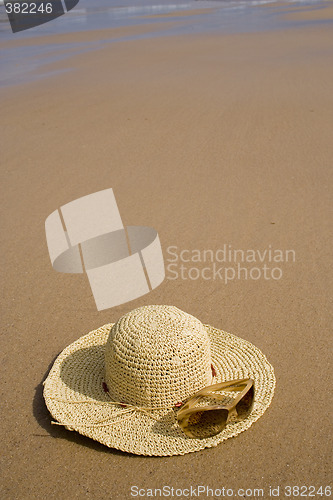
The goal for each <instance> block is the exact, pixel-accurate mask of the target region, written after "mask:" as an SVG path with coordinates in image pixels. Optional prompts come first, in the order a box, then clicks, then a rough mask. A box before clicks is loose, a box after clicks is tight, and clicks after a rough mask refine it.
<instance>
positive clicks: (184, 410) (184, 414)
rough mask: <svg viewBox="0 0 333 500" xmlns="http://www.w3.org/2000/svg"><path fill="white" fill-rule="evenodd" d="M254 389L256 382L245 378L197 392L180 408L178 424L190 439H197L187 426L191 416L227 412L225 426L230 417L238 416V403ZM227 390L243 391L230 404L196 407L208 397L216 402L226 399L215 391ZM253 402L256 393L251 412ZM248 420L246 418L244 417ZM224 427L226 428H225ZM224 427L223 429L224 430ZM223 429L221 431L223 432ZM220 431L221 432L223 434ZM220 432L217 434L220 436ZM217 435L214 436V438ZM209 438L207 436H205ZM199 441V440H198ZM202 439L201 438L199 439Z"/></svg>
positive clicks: (178, 410)
mask: <svg viewBox="0 0 333 500" xmlns="http://www.w3.org/2000/svg"><path fill="white" fill-rule="evenodd" d="M252 387H253V391H254V380H253V379H251V378H244V379H238V380H230V381H228V382H221V383H220V384H214V385H210V386H208V387H204V388H203V389H201V390H200V391H198V392H196V393H195V394H194V395H193V396H190V397H189V398H187V399H186V400H185V401H184V403H183V404H182V406H180V407H179V408H178V409H177V408H176V410H177V415H176V416H177V422H178V425H179V427H180V428H181V429H182V431H183V432H185V434H186V435H187V436H189V437H192V438H195V436H194V435H193V434H192V433H191V430H190V428H189V427H188V426H187V424H188V420H189V418H190V416H191V415H193V414H195V413H197V412H204V411H211V410H222V409H223V410H227V411H228V416H227V419H226V421H225V426H226V425H227V423H228V420H229V419H230V416H231V415H232V414H236V415H237V416H238V414H237V410H236V406H237V405H238V403H239V402H240V401H241V400H242V399H243V397H244V396H245V395H246V394H247V393H248V391H249V390H250V389H251V388H252ZM223 389H224V390H226V391H230V392H235V391H241V392H240V394H238V396H237V397H236V398H235V399H234V400H233V401H232V402H230V403H228V404H224V405H210V406H204V407H203V406H199V407H195V408H194V406H195V405H196V403H197V402H198V401H199V400H200V399H201V398H203V397H206V396H211V397H213V398H214V399H215V400H223V399H225V396H223V395H222V394H216V392H215V391H221V390H223ZM253 401H254V392H253V399H252V403H251V406H250V412H251V410H252V406H253ZM244 418H246V417H244ZM225 426H224V427H225ZM224 427H223V428H224ZM222 430H223V429H221V431H222ZM221 431H219V432H221ZM219 432H217V433H215V434H219ZM215 434H212V436H214V435H215ZM205 437H207V436H205ZM197 439H198V438H197ZM199 439H200V438H199Z"/></svg>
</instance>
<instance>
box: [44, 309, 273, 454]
mask: <svg viewBox="0 0 333 500" xmlns="http://www.w3.org/2000/svg"><path fill="white" fill-rule="evenodd" d="M212 367H213V369H212ZM212 374H214V378H213V376H212ZM239 378H252V379H254V383H255V401H254V406H253V410H252V412H251V414H250V416H249V417H248V418H247V419H245V420H243V421H242V422H233V423H230V424H228V425H227V426H226V427H225V429H224V430H223V431H222V432H220V433H219V434H217V435H216V436H213V437H209V438H205V439H193V438H189V437H188V436H187V435H186V434H184V433H183V431H182V430H181V429H180V428H179V426H178V424H177V420H176V418H175V412H174V410H173V407H174V405H175V404H176V403H177V402H180V401H183V400H184V399H186V398H187V397H188V396H190V395H192V394H194V393H195V392H196V391H198V390H200V389H201V388H203V387H205V386H208V385H211V384H212V383H218V382H223V381H226V380H233V379H239ZM274 387H275V376H274V371H273V367H272V366H271V365H270V363H269V362H268V361H267V359H266V357H265V356H264V354H263V353H262V352H261V351H260V350H259V349H258V348H257V347H255V346H254V345H252V344H250V343H249V342H247V341H246V340H242V339H240V338H239V337H236V336H234V335H231V334H230V333H226V332H224V331H222V330H218V329H216V328H213V327H211V326H209V325H203V324H202V323H201V322H200V321H199V320H198V319H196V318H194V317H193V316H191V315H190V314H187V313H185V312H183V311H181V310H179V309H178V308H177V307H173V306H164V305H152V306H144V307H140V308H138V309H135V310H133V311H131V312H129V313H128V314H125V315H124V316H123V317H122V318H120V319H119V321H118V322H117V323H115V324H114V325H113V324H107V325H104V326H102V327H100V328H98V329H97V330H94V331H92V332H90V333H88V334H87V335H84V336H83V337H81V338H79V339H78V340H77V341H76V342H74V343H73V344H71V345H69V346H68V347H67V348H66V349H65V350H64V351H63V352H62V353H61V354H60V355H59V356H58V358H57V359H56V361H55V363H54V365H53V367H52V369H51V371H50V373H49V375H48V377H47V379H46V380H45V382H44V398H45V401H46V405H47V407H48V409H49V411H50V413H51V414H52V416H53V417H54V418H55V420H56V422H53V423H55V424H58V425H63V426H65V427H66V428H67V429H69V430H75V431H77V432H79V433H80V434H83V435H85V436H88V437H90V438H92V439H94V440H96V441H99V442H100V443H103V444H105V445H106V446H108V447H110V448H117V449H119V450H122V451H126V452H130V453H135V454H138V455H156V456H170V455H183V454H185V453H190V452H194V451H198V450H202V449H203V448H210V447H212V446H216V445H218V444H219V443H221V442H222V441H224V440H225V439H228V438H230V437H232V436H237V435H238V434H239V433H241V432H243V431H245V430H246V429H248V428H249V427H250V426H251V425H252V424H253V422H255V421H256V420H258V418H259V417H260V416H261V415H262V414H263V413H264V412H265V410H266V409H267V408H268V406H269V405H270V403H271V400H272V397H273V393H274Z"/></svg>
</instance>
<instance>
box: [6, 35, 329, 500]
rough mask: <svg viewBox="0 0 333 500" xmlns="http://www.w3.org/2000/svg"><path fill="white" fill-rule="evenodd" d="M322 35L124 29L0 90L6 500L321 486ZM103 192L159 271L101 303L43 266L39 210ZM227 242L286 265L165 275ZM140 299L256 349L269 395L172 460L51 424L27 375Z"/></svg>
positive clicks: (324, 269) (73, 279)
mask: <svg viewBox="0 0 333 500" xmlns="http://www.w3.org/2000/svg"><path fill="white" fill-rule="evenodd" d="M332 45H333V40H332V35H331V30H330V28H329V27H325V26H324V27H321V26H319V27H316V26H309V27H306V28H302V29H294V30H284V31H282V32H280V31H277V32H266V33H258V34H244V35H242V34H237V35H220V36H218V35H214V36H213V35H200V36H190V35H188V36H184V37H172V38H171V37H165V38H160V39H154V40H153V41H152V40H138V41H135V42H133V41H128V42H123V43H121V44H117V45H110V46H107V47H103V48H101V49H99V50H95V51H94V52H93V53H86V54H81V55H77V56H75V57H72V58H68V59H66V60H65V61H60V62H58V63H56V64H53V65H52V66H51V65H50V69H52V70H64V69H69V68H71V69H73V71H70V72H64V73H59V74H57V75H55V76H53V77H50V78H46V79H43V80H40V81H37V82H33V83H27V84H25V85H24V86H16V87H13V88H6V89H2V90H1V97H2V123H3V127H2V137H1V139H2V141H1V142H2V148H1V149H2V151H1V163H2V167H1V186H2V196H1V213H2V240H1V245H2V254H3V255H4V256H5V265H4V277H3V287H2V300H1V303H2V314H1V319H2V336H1V358H2V359H1V364H0V371H1V380H2V384H1V408H2V416H1V423H2V425H1V430H0V435H1V443H2V453H1V462H2V464H1V476H2V480H1V486H0V491H1V498H4V499H14V498H15V499H16V498H18V499H28V498H29V499H35V498H36V499H44V498H47V499H57V500H59V499H64V500H65V499H68V498H80V499H81V498H94V499H110V498H112V499H124V498H131V496H130V488H131V486H132V485H137V486H139V487H141V488H161V487H163V485H169V486H171V487H174V488H189V487H190V486H191V485H192V486H193V487H196V486H198V485H207V486H209V487H210V488H213V489H215V488H222V487H226V488H232V489H234V491H235V492H236V491H237V490H238V489H239V488H244V489H247V488H251V489H254V488H263V490H264V497H263V498H269V487H270V486H273V487H277V486H280V488H281V491H280V498H283V491H284V490H283V489H284V487H286V486H288V485H289V486H290V485H291V486H293V485H295V486H297V485H298V486H307V487H310V486H311V485H314V486H315V487H316V488H318V487H320V486H321V485H322V486H323V487H325V486H327V485H328V484H329V481H330V479H331V472H332V471H331V464H332V446H331V442H332V439H331V438H332V434H331V422H330V413H329V411H328V409H329V399H327V398H328V396H329V387H330V382H331V381H332V379H331V375H332V372H331V370H330V368H329V367H330V366H331V331H330V327H331V324H330V318H329V297H330V296H331V292H332V288H331V281H330V280H329V269H330V262H331V260H330V250H331V245H330V242H329V230H330V227H331V219H330V218H329V215H328V214H329V209H330V200H331V185H332V184H331V171H332V161H333V145H332V141H331V131H332V125H333V117H332V112H331V109H332V85H331V83H332V77H333V69H332V65H331V60H330V53H331V50H332ZM108 187H112V188H113V190H114V193H115V196H116V199H117V203H118V207H119V210H120V212H121V214H122V218H123V222H124V223H125V224H127V225H148V226H152V227H154V228H155V229H156V230H157V231H158V233H159V235H160V239H161V243H162V247H163V250H164V256H165V260H166V266H167V279H166V280H165V281H164V282H163V283H162V284H161V285H160V286H159V287H158V288H157V289H155V290H154V291H152V292H151V293H150V294H148V295H146V296H144V297H141V298H139V299H137V300H135V301H133V302H131V303H127V304H124V305H122V306H118V307H115V308H113V309H110V310H105V311H100V312H98V311H97V310H96V307H95V304H94V301H93V297H92V294H91V291H90V288H89V286H88V282H87V279H86V277H85V276H84V275H71V274H68V275H67V274H60V273H56V272H55V271H53V270H52V267H51V265H50V261H49V256H48V251H47V246H46V241H45V234H44V222H45V219H46V217H47V216H48V215H49V214H50V213H51V212H53V211H54V210H55V209H56V208H59V207H60V206H61V205H63V204H65V203H67V202H69V201H71V200H74V199H76V198H78V197H80V196H84V195H87V194H89V193H92V192H95V191H98V190H101V189H105V188H108ZM224 244H227V245H232V247H233V248H241V249H260V250H263V249H265V248H267V247H269V245H271V247H272V248H274V249H281V250H286V249H293V250H294V251H295V255H296V259H295V262H288V263H287V262H282V263H280V264H279V267H280V268H281V269H282V271H283V275H282V277H281V279H279V280H274V279H269V280H265V279H263V278H261V279H259V280H254V279H247V280H245V279H234V280H232V281H229V282H228V283H227V284H225V283H224V281H221V280H219V279H215V280H213V279H211V280H204V279H201V278H199V279H197V280H191V279H187V280H181V279H180V278H178V279H176V280H171V279H168V278H170V277H171V273H170V271H169V270H168V266H169V264H170V263H169V262H168V259H169V258H170V253H169V251H168V248H169V247H170V246H177V247H178V249H179V250H181V249H188V250H193V249H201V250H203V249H213V250H217V249H219V248H222V247H223V245H224ZM186 265H187V266H190V265H193V266H195V265H196V266H198V263H197V264H191V263H190V264H189V263H187V264H186ZM200 265H201V264H199V266H200ZM274 265H276V264H274ZM154 303H157V304H173V305H176V306H177V307H179V308H181V309H183V310H185V311H187V312H189V313H191V314H193V315H194V316H196V317H198V318H199V319H200V320H202V321H203V322H204V323H208V324H211V325H213V326H216V327H218V328H221V329H223V330H226V331H229V332H231V333H233V334H235V335H238V336H240V337H242V338H245V339H247V340H249V341H250V342H252V343H254V344H255V345H257V346H258V347H259V348H260V349H261V350H262V351H263V352H264V353H265V354H266V355H267V357H268V359H269V361H270V362H271V363H272V364H273V366H274V368H275V372H276V377H277V388H276V393H275V397H274V399H273V402H272V405H271V407H270V408H269V410H268V411H267V412H266V413H265V415H264V416H263V417H262V418H260V419H259V421H258V422H256V423H255V424H254V425H253V426H252V427H251V428H250V429H249V430H248V431H246V432H245V433H243V434H241V435H240V436H238V437H237V438H234V439H230V440H228V441H226V442H224V443H222V444H221V445H220V446H218V447H217V448H213V449H208V450H204V451H202V452H197V453H193V454H189V455H185V456H179V457H169V458H145V457H137V456H132V455H127V454H125V453H122V452H119V451H115V450H109V449H107V448H105V447H104V446H102V445H100V444H98V443H95V442H93V441H91V440H89V439H88V438H85V437H83V436H80V435H79V434H76V433H73V432H69V431H67V430H65V429H63V428H60V427H58V426H52V425H51V424H50V421H51V417H50V415H49V414H48V412H47V410H46V408H45V405H44V403H43V398H42V385H41V383H42V380H43V378H44V377H45V376H46V374H47V372H48V369H49V368H50V365H51V363H52V360H54V358H55V357H56V356H57V354H58V353H59V352H60V351H61V350H62V349H63V348H64V347H66V346H67V345H68V344H69V343H71V342H72V341H74V340H75V339H77V338H78V337H79V336H81V335H83V334H85V333H87V332H89V331H90V330H92V329H95V328H97V327H98V326H100V325H103V324H105V323H108V322H114V321H116V320H117V319H118V318H119V317H120V316H121V315H122V314H124V313H126V312H127V311H128V310H130V309H132V308H134V307H139V306H141V305H144V304H154ZM314 408H315V409H314ZM202 498H205V496H202Z"/></svg>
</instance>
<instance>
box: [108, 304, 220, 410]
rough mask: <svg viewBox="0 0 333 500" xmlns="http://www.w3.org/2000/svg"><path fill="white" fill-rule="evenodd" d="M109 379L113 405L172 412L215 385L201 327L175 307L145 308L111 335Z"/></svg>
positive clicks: (120, 323) (128, 317) (122, 321)
mask: <svg viewBox="0 0 333 500" xmlns="http://www.w3.org/2000/svg"><path fill="white" fill-rule="evenodd" d="M105 380H106V383H107V385H108V388H109V391H110V396H111V397H112V398H113V399H114V400H115V401H120V402H124V403H127V404H132V405H135V406H148V407H160V406H161V407H172V406H173V405H174V404H175V403H177V402H178V401H182V400H184V399H185V398H186V397H188V396H189V395H191V394H193V393H194V392H196V391H198V390H200V389H201V388H203V387H205V386H207V385H209V384H210V383H211V381H212V372H211V352H210V340H209V336H208V333H207V331H206V329H205V328H204V326H203V324H202V323H201V322H200V321H199V320H198V319H196V318H195V317H194V316H191V315H190V314H187V313H185V312H183V311H181V310H180V309H178V308H177V307H174V306H162V305H155V306H143V307H140V308H138V309H134V310H133V311H131V312H129V313H127V314H126V315H125V316H123V317H122V318H120V319H119V321H118V322H117V323H115V324H114V325H113V327H112V329H111V331H110V334H109V338H108V341H107V344H106V350H105Z"/></svg>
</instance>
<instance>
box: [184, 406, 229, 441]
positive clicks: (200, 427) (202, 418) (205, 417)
mask: <svg viewBox="0 0 333 500" xmlns="http://www.w3.org/2000/svg"><path fill="white" fill-rule="evenodd" d="M228 413H229V412H228V410H225V409H218V408H217V409H216V410H206V411H196V412H195V413H192V415H190V417H189V419H188V421H187V424H186V426H181V427H182V428H183V430H184V432H185V433H186V434H187V435H188V436H191V437H192V438H196V439H204V438H208V437H211V436H215V434H218V433H219V432H221V431H222V430H223V429H224V427H225V425H226V422H227V420H228Z"/></svg>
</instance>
